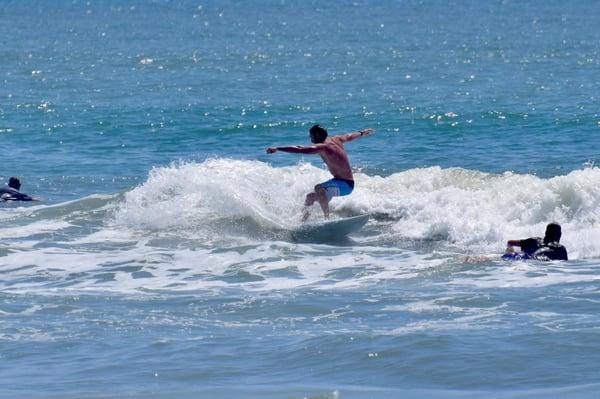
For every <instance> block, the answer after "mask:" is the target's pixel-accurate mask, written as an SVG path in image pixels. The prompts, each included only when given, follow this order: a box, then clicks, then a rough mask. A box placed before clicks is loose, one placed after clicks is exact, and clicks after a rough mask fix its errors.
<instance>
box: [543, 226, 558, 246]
mask: <svg viewBox="0 0 600 399" xmlns="http://www.w3.org/2000/svg"><path fill="white" fill-rule="evenodd" d="M561 235H562V232H561V228H560V224H558V223H550V224H548V226H546V234H545V235H544V244H548V243H550V242H559V241H560V236H561Z"/></svg>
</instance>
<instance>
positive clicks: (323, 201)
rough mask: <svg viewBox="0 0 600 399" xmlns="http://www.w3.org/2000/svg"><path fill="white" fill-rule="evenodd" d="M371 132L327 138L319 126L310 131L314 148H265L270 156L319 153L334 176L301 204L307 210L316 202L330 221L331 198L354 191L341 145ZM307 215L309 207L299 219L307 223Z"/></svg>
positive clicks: (370, 130)
mask: <svg viewBox="0 0 600 399" xmlns="http://www.w3.org/2000/svg"><path fill="white" fill-rule="evenodd" d="M372 132H373V129H365V130H359V131H357V132H351V133H347V134H342V135H339V136H333V137H328V135H327V130H325V129H323V128H322V127H321V126H319V125H315V126H313V127H312V128H311V129H310V141H311V142H312V143H313V145H311V146H300V145H295V146H286V147H269V148H267V154H273V153H275V152H277V151H283V152H291V153H295V154H319V156H320V157H321V159H323V162H325V164H326V165H327V168H328V169H329V172H331V174H332V175H333V179H331V180H328V181H326V182H323V183H320V184H317V185H316V186H315V190H314V192H311V193H308V194H307V195H306V200H305V202H304V205H305V206H306V207H309V206H311V205H312V204H314V203H315V201H318V202H319V205H321V208H322V209H323V214H324V215H325V218H329V201H330V200H331V198H333V197H337V196H344V195H348V194H350V193H351V192H352V190H354V176H353V175H352V169H351V168H350V161H349V160H348V154H346V150H345V149H344V143H346V142H348V141H352V140H355V139H357V138H359V137H363V136H368V135H369V134H371V133H372ZM308 215H309V213H308V208H305V210H304V216H303V218H302V219H303V220H306V219H307V218H308Z"/></svg>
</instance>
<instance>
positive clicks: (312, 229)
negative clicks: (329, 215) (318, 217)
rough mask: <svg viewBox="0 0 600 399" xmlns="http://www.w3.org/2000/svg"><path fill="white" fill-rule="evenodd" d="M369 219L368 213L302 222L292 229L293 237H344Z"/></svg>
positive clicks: (316, 238) (315, 238)
mask: <svg viewBox="0 0 600 399" xmlns="http://www.w3.org/2000/svg"><path fill="white" fill-rule="evenodd" d="M368 220H369V215H358V216H352V217H349V218H342V219H333V220H325V221H321V222H312V223H304V224H302V225H301V226H299V227H297V228H295V229H294V230H292V237H293V238H294V239H297V240H298V239H311V240H326V239H336V238H343V237H346V236H347V235H348V234H351V233H354V232H355V231H358V230H360V229H361V228H362V227H363V226H364V225H365V224H366V223H367V221H368Z"/></svg>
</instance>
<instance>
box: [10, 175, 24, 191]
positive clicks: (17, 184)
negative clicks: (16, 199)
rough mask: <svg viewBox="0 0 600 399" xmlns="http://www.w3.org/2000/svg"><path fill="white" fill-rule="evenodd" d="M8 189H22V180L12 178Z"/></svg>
mask: <svg viewBox="0 0 600 399" xmlns="http://www.w3.org/2000/svg"><path fill="white" fill-rule="evenodd" d="M8 187H11V188H14V189H15V190H17V191H18V190H20V189H21V180H19V178H17V177H11V178H10V179H8Z"/></svg>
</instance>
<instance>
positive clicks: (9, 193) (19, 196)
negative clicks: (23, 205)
mask: <svg viewBox="0 0 600 399" xmlns="http://www.w3.org/2000/svg"><path fill="white" fill-rule="evenodd" d="M20 189H21V181H20V180H19V179H18V178H16V177H11V178H10V179H8V187H3V188H0V199H2V201H36V200H35V199H34V198H31V197H30V196H29V195H27V194H23V193H21V192H19V190H20Z"/></svg>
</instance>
